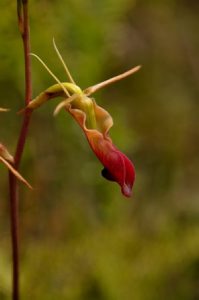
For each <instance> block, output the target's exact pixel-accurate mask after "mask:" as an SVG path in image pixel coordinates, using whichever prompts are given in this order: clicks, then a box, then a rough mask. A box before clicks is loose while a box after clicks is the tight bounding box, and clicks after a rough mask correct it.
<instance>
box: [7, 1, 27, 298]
mask: <svg viewBox="0 0 199 300" xmlns="http://www.w3.org/2000/svg"><path fill="white" fill-rule="evenodd" d="M17 9H18V24H19V30H20V32H21V36H22V41H23V49H24V61H25V105H27V104H28V103H29V102H30V101H31V98H32V79H31V62H30V55H29V53H30V34H29V13H28V0H17ZM30 116H31V115H30V113H28V112H25V113H24V116H23V121H22V126H21V130H20V133H19V137H18V141H17V146H16V151H15V161H14V167H15V169H16V170H18V169H19V165H20V162H21V158H22V154H23V150H24V146H25V142H26V138H27V133H28V128H29V123H30ZM17 185H18V183H17V180H16V178H15V176H13V174H12V173H11V172H9V197H10V218H11V236H12V266H13V270H12V272H13V273H12V274H13V276H12V282H13V283H12V299H13V300H19V210H18V203H19V197H18V186H17Z"/></svg>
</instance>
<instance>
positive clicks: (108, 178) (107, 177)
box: [101, 168, 115, 181]
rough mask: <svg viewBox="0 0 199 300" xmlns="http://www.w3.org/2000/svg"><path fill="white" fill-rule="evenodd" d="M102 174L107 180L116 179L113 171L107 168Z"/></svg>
mask: <svg viewBox="0 0 199 300" xmlns="http://www.w3.org/2000/svg"><path fill="white" fill-rule="evenodd" d="M101 174H102V176H103V177H104V178H106V179H107V180H110V181H115V179H114V177H113V176H112V175H111V173H110V172H109V171H108V170H107V169H106V168H104V169H103V170H102V172H101Z"/></svg>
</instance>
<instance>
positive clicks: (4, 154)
mask: <svg viewBox="0 0 199 300" xmlns="http://www.w3.org/2000/svg"><path fill="white" fill-rule="evenodd" d="M5 111H8V109H7V108H1V107H0V112H5ZM0 162H2V163H3V164H4V165H5V166H6V167H7V168H8V169H9V170H10V171H11V172H12V173H13V174H14V175H15V177H16V178H17V179H18V180H20V181H21V182H23V183H24V184H25V185H27V186H28V187H29V188H30V189H32V187H31V185H30V184H29V183H28V182H27V181H26V180H25V179H24V178H23V177H22V176H21V175H20V174H19V172H18V171H17V170H15V168H14V167H13V164H14V158H13V156H12V155H11V154H10V153H9V152H8V150H7V148H6V147H5V146H4V145H2V144H0Z"/></svg>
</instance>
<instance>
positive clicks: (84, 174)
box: [0, 0, 199, 300]
mask: <svg viewBox="0 0 199 300" xmlns="http://www.w3.org/2000/svg"><path fill="white" fill-rule="evenodd" d="M198 15H199V2H198V1H194V0H189V1H188V0H161V1H160V0H159V1H158V0H151V1H143V0H100V1H97V0H95V1H92V0H67V1H66V0H62V1H58V0H54V1H47V0H37V1H36V0H35V1H30V26H31V43H32V51H33V52H34V53H36V54H38V55H39V56H40V57H41V58H43V60H45V62H46V63H47V64H48V66H49V67H50V68H51V69H52V70H53V72H55V74H56V75H57V76H58V77H59V78H60V79H61V80H63V81H64V80H66V75H65V73H64V69H63V67H62V66H61V64H60V62H59V60H58V58H57V56H56V54H55V51H54V50H53V46H52V39H53V37H55V40H56V43H57V45H58V47H59V49H60V51H61V53H62V54H63V57H64V59H65V61H66V62H67V64H68V66H69V69H70V70H71V73H72V74H73V76H74V78H75V80H76V82H78V84H79V85H80V86H81V87H82V88H85V87H87V86H90V85H92V84H95V83H97V82H100V81H103V80H105V79H107V78H109V77H112V76H113V75H116V74H119V73H121V72H123V71H125V70H127V69H128V68H131V67H133V66H135V65H138V64H141V65H142V66H143V67H142V69H141V70H140V71H139V72H138V73H136V74H135V75H133V76H132V77H130V78H127V79H126V80H124V81H121V82H119V83H117V84H114V85H112V86H109V87H107V88H105V89H104V90H102V91H100V92H98V93H96V95H95V99H96V101H97V103H98V104H99V105H102V106H103V107H104V108H105V109H107V110H108V111H109V112H110V113H111V115H112V116H113V119H114V122H115V124H114V127H113V128H112V129H111V137H112V139H113V140H114V142H115V144H116V145H117V146H118V147H119V148H120V149H121V150H122V151H123V152H125V153H126V154H127V155H128V156H129V157H130V158H131V159H132V160H133V162H134V164H135V167H136V172H137V177H136V183H135V186H134V191H133V197H132V198H131V199H125V198H123V197H122V195H121V193H120V189H119V187H118V186H117V185H116V184H114V183H110V182H107V181H106V180H104V179H103V178H102V177H101V175H100V171H101V169H102V167H101V165H100V163H99V162H98V161H97V160H96V158H95V156H94V155H93V153H92V152H91V150H90V148H89V147H88V144H87V142H86V140H85V137H84V136H83V133H82V132H81V130H80V129H79V127H78V126H77V124H75V122H74V120H72V119H71V117H70V116H69V115H67V114H66V113H64V112H61V113H60V115H59V116H58V117H57V118H53V116H52V113H53V110H54V108H55V105H56V104H57V103H58V101H59V99H58V100H53V101H52V102H51V103H49V104H48V105H46V106H43V107H42V108H41V109H39V110H38V111H36V112H35V114H34V115H33V118H32V122H31V127H30V132H29V137H28V140H27V145H26V149H25V153H24V158H23V162H22V165H21V173H22V174H23V175H24V176H25V177H26V178H27V179H28V180H29V181H30V182H31V184H32V185H33V186H34V188H35V189H34V191H33V192H31V191H29V190H28V189H27V188H25V187H24V186H21V185H20V193H21V197H20V238H21V249H20V257H21V295H22V299H23V300H25V299H29V300H31V299H34V300H35V299H38V300H40V299H42V300H54V299H67V300H121V299H123V300H131V299H134V300H156V299H157V300H159V299H161V300H167V299H170V300H178V299H179V300H197V299H199V214H198V213H199V182H198V180H199V155H198V154H199V130H198V120H199V119H198V112H199V103H198V95H199V72H198V70H199V58H198V53H199V39H198V28H199V18H198ZM0 43H1V47H0V93H1V97H0V106H1V107H9V108H11V111H10V112H9V113H7V114H1V118H0V140H1V142H3V143H4V144H5V145H7V147H8V148H9V149H10V151H11V152H14V149H15V146H16V141H17V136H18V133H19V129H20V125H21V116H19V115H16V112H17V111H18V110H19V109H21V108H22V107H23V105H24V104H23V98H24V70H23V51H22V43H21V38H20V35H19V32H18V28H17V18H16V3H15V1H8V0H1V17H0ZM32 69H33V92H34V96H36V95H37V94H38V93H40V92H41V91H42V90H44V89H45V88H46V87H48V86H49V85H51V84H53V83H54V80H53V79H52V78H51V77H50V75H49V74H48V73H47V72H46V70H44V69H43V67H42V66H41V65H40V64H39V62H38V61H36V60H35V59H34V58H33V59H32ZM9 226H10V224H9V204H8V184H7V170H6V169H5V168H4V167H3V166H0V299H1V300H5V299H6V300H7V299H10V289H11V275H10V273H11V250H10V227H9Z"/></svg>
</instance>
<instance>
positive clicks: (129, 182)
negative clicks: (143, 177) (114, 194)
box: [67, 102, 135, 197]
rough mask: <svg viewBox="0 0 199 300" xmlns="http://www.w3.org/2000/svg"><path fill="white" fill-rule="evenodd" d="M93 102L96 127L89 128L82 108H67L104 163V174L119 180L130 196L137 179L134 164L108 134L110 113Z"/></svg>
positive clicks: (110, 178)
mask: <svg viewBox="0 0 199 300" xmlns="http://www.w3.org/2000/svg"><path fill="white" fill-rule="evenodd" d="M93 103H94V112H95V117H96V129H90V128H87V126H86V117H87V116H86V113H85V112H83V111H82V110H80V109H77V108H73V106H72V104H71V106H70V107H69V108H68V109H67V110H68V111H69V112H70V114H71V115H72V116H73V117H74V118H75V120H76V121H77V122H78V124H79V125H80V126H81V128H82V129H83V131H84V133H85V135H86V137H87V140H88V142H89V144H90V146H91V148H92V150H93V152H94V153H95V155H96V156H97V157H98V159H99V160H100V162H101V163H102V164H103V166H104V169H103V170H102V176H103V177H104V178H106V179H107V180H111V181H115V182H117V183H118V184H119V185H120V187H121V191H122V194H123V195H124V196H126V197H130V196H131V191H132V187H133V183H134V180H135V169H134V166H133V164H132V162H131V161H130V160H129V159H128V157H127V156H126V155H124V154H123V153H122V152H120V151H119V150H118V149H117V148H116V147H115V145H114V144H113V143H112V140H111V139H110V137H109V136H108V132H109V129H110V128H111V127H112V125H113V120H112V118H111V116H110V114H109V113H108V112H107V111H106V110H104V109H103V108H101V107H100V106H98V105H97V104H96V103H95V102H93Z"/></svg>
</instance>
